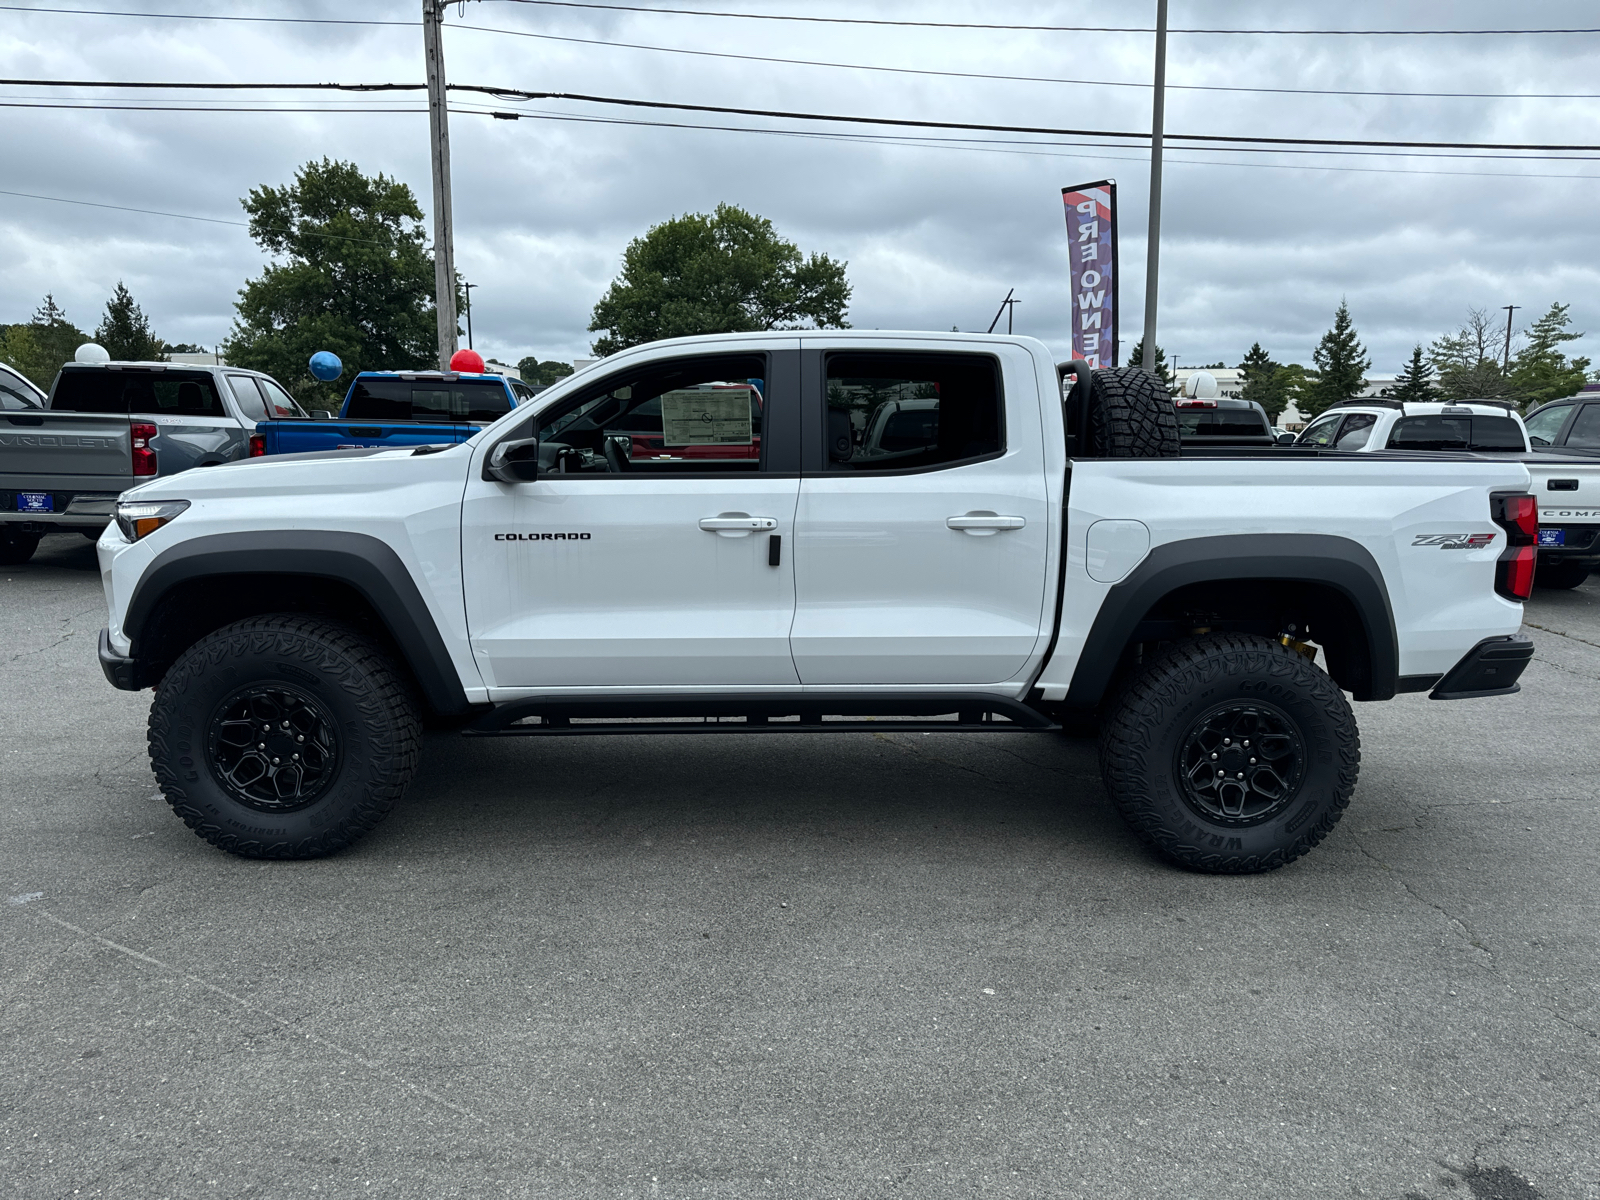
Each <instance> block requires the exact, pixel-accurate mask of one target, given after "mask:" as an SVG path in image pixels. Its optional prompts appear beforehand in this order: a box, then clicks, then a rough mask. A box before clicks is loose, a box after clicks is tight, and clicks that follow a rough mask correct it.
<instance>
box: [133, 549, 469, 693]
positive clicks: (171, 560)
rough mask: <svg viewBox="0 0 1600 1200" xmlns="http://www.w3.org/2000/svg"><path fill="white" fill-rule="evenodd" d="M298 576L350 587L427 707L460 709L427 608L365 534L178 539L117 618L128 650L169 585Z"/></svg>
mask: <svg viewBox="0 0 1600 1200" xmlns="http://www.w3.org/2000/svg"><path fill="white" fill-rule="evenodd" d="M239 575H257V576H260V575H299V576H311V577H314V578H322V579H333V580H338V581H339V582H341V583H344V584H348V585H349V586H350V587H352V588H354V589H355V590H356V591H357V592H358V593H359V594H360V595H361V596H362V597H363V598H364V599H365V600H366V601H367V603H368V604H370V605H371V606H372V610H373V611H374V612H375V613H377V615H378V619H379V620H380V621H382V622H383V624H384V627H385V628H386V629H387V630H388V631H389V636H390V637H391V638H393V639H394V643H395V646H396V647H397V648H398V649H399V651H400V653H401V655H402V656H403V657H404V658H405V661H406V663H407V664H408V665H409V666H410V668H411V671H412V674H413V675H414V676H415V677H416V681H417V685H418V687H420V688H421V690H422V694H423V696H424V698H425V699H426V700H427V702H428V704H429V706H430V707H432V708H433V710H434V711H435V712H437V713H440V714H441V715H451V714H457V713H463V712H466V711H467V709H468V707H469V706H468V703H467V694H466V691H465V689H464V688H463V687H462V683H461V676H460V674H459V673H458V672H457V670H456V667H455V663H454V662H453V661H452V660H451V658H450V651H449V649H448V648H447V647H446V646H445V642H444V638H443V637H442V636H441V635H440V633H439V629H438V626H437V625H436V624H435V623H434V620H433V615H432V614H431V613H430V612H429V611H428V606H427V603H426V602H425V601H424V600H423V598H422V593H421V591H420V590H419V589H418V588H417V583H416V580H415V579H414V578H412V575H411V572H410V571H409V570H408V569H407V568H406V565H405V563H403V562H401V561H400V556H399V555H398V554H396V553H395V552H394V550H393V549H392V548H391V547H390V546H389V545H388V544H387V543H385V542H383V541H380V540H379V539H378V538H375V537H372V536H370V535H368V534H364V533H347V532H336V531H329V530H287V529H281V530H257V531H253V532H244V533H217V534H208V535H207V536H205V537H197V538H193V539H191V540H189V541H185V542H180V543H178V544H177V545H176V546H172V547H170V548H169V549H166V550H163V551H162V552H161V553H160V554H158V555H157V556H156V557H155V560H154V561H153V562H151V564H150V565H149V567H147V568H146V569H145V571H144V573H143V574H142V575H141V576H140V577H139V582H138V584H136V585H135V587H134V591H133V597H132V598H131V599H130V600H129V601H128V610H127V613H126V614H125V615H124V617H123V624H122V631H123V633H124V635H125V636H126V637H127V638H128V639H129V643H130V651H129V657H130V658H132V659H137V658H138V657H139V638H140V634H141V633H143V632H144V630H145V627H146V625H147V624H148V622H149V621H150V618H151V616H152V615H153V614H154V613H155V611H156V609H157V607H158V606H159V604H160V603H161V601H162V599H163V598H164V597H166V596H167V595H168V594H169V593H170V592H171V591H172V589H173V588H175V587H177V586H179V585H180V584H184V583H189V582H191V581H194V580H198V579H204V578H207V577H211V576H215V577H220V576H239Z"/></svg>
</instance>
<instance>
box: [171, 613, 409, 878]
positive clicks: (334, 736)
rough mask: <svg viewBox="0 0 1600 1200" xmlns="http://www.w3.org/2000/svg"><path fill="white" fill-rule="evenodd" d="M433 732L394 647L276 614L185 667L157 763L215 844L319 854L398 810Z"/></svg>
mask: <svg viewBox="0 0 1600 1200" xmlns="http://www.w3.org/2000/svg"><path fill="white" fill-rule="evenodd" d="M420 734H421V724H420V722H419V720H418V717H417V706H416V703H415V702H414V700H413V699H412V696H411V692H410V689H409V688H408V687H407V684H406V681H405V680H404V678H403V677H402V676H401V674H400V672H399V671H398V670H397V669H396V668H395V666H394V664H393V663H392V662H391V661H390V660H389V658H388V657H387V656H386V655H385V654H384V653H383V652H382V651H381V650H379V649H378V648H377V647H376V646H374V645H373V644H372V643H371V642H370V641H369V640H367V639H366V638H364V637H362V636H361V635H360V634H358V633H356V632H355V631H354V630H352V629H349V628H346V627H345V626H342V625H337V624H334V623H331V622H327V621H322V620H313V619H311V618H308V617H302V616H295V615H287V614H277V615H272V616H264V617H251V618H249V619H248V620H244V621H239V622H236V623H235V624H232V625H228V626H225V627H224V628H222V629H219V630H217V631H216V632H215V633H212V634H209V635H207V636H206V637H204V638H202V639H201V640H200V641H198V642H196V643H195V644H194V645H193V646H191V647H189V649H188V650H186V651H184V653H183V654H182V656H181V657H179V659H178V661H177V662H175V663H173V665H172V667H171V669H170V670H168V672H167V674H166V677H165V678H164V679H162V681H161V684H160V686H159V688H158V689H157V691H156V696H155V701H154V702H153V703H152V704H151V706H150V729H149V743H150V765H151V767H152V768H153V769H154V771H155V776H156V781H157V782H158V783H159V784H160V787H161V791H162V793H163V794H164V795H165V796H166V798H167V802H168V803H169V804H171V805H172V808H173V811H175V812H176V813H177V814H178V816H180V817H182V818H183V821H184V823H185V824H186V825H188V826H189V828H190V829H192V830H194V831H195V833H197V834H199V835H200V836H201V837H203V838H204V839H205V840H206V841H208V842H210V843H211V844H212V845H213V846H217V847H219V848H220V849H223V850H227V851H229V852H230V853H233V854H239V855H243V856H244V857H247V858H316V857H319V856H321V855H324V854H332V853H333V852H334V851H337V850H342V849H344V848H345V847H346V846H349V845H350V844H351V843H353V842H355V841H356V840H357V839H358V838H360V837H361V836H362V835H363V834H365V833H366V832H367V831H368V830H370V829H372V827H373V826H375V825H376V824H377V823H378V822H379V821H380V820H382V819H383V818H384V816H385V815H387V814H388V812H389V810H390V809H391V808H393V807H394V805H395V803H396V802H397V801H398V800H399V799H400V797H401V795H402V794H403V793H404V792H405V789H406V785H407V784H408V783H409V782H410V780H411V776H412V773H413V772H414V771H415V770H416V765H417V753H418V748H419V742H420Z"/></svg>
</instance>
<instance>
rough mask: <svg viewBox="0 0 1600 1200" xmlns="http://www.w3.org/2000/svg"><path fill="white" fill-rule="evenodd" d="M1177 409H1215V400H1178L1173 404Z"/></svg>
mask: <svg viewBox="0 0 1600 1200" xmlns="http://www.w3.org/2000/svg"><path fill="white" fill-rule="evenodd" d="M1175 403H1176V404H1177V406H1178V407H1179V408H1215V407H1216V406H1217V402H1216V401H1215V400H1195V399H1190V398H1184V399H1180V400H1178V401H1176V402H1175Z"/></svg>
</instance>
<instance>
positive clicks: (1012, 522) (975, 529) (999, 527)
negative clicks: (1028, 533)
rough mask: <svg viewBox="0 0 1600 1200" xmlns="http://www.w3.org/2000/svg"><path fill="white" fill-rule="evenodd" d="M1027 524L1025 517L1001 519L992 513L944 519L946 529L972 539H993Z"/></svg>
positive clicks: (971, 513) (972, 513)
mask: <svg viewBox="0 0 1600 1200" xmlns="http://www.w3.org/2000/svg"><path fill="white" fill-rule="evenodd" d="M1027 523H1028V521H1027V518H1025V517H1003V516H1001V515H1000V514H999V513H992V512H969V513H963V514H962V515H961V516H959V517H947V518H945V525H946V526H947V527H948V528H950V529H959V530H961V531H962V532H964V533H970V534H971V535H972V536H973V537H993V536H994V535H995V534H997V533H1000V532H1002V531H1004V530H1007V529H1021V528H1022V527H1023V526H1024V525H1026V524H1027Z"/></svg>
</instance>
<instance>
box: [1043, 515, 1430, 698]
mask: <svg viewBox="0 0 1600 1200" xmlns="http://www.w3.org/2000/svg"><path fill="white" fill-rule="evenodd" d="M1191 612H1193V613H1198V614H1201V615H1202V616H1204V615H1207V614H1210V615H1214V616H1215V617H1216V622H1215V624H1214V625H1212V626H1211V627H1212V628H1219V629H1221V628H1237V629H1240V630H1248V631H1250V632H1264V633H1267V634H1268V635H1273V634H1276V633H1277V632H1279V631H1280V630H1281V629H1282V626H1281V625H1279V626H1278V627H1277V628H1276V629H1274V628H1271V627H1270V626H1271V625H1272V624H1273V623H1274V622H1275V621H1278V620H1281V619H1282V614H1285V613H1293V614H1295V618H1296V620H1300V621H1306V622H1307V623H1308V624H1309V626H1310V628H1311V638H1312V639H1313V640H1317V641H1318V644H1319V645H1321V646H1322V648H1323V650H1324V653H1325V655H1326V658H1327V664H1328V673H1329V674H1330V675H1332V676H1333V678H1334V679H1335V681H1337V682H1338V683H1339V685H1340V686H1341V687H1343V688H1344V689H1345V690H1346V691H1349V692H1350V693H1351V695H1352V696H1354V698H1355V699H1357V700H1387V699H1389V698H1391V697H1392V696H1393V695H1394V694H1395V692H1396V691H1397V690H1398V686H1399V663H1400V654H1399V639H1398V636H1397V634H1396V631H1395V621H1394V608H1393V605H1392V604H1391V603H1390V599H1389V589H1388V587H1387V586H1386V585H1385V583H1384V579H1383V572H1382V570H1381V569H1380V568H1379V566H1378V563H1377V560H1376V559H1374V558H1373V557H1372V554H1371V552H1370V551H1368V550H1367V548H1366V547H1365V546H1363V545H1361V544H1360V543H1359V542H1356V541H1353V540H1352V539H1350V538H1344V537H1338V536H1335V535H1330V534H1231V535H1225V536H1219V537H1203V538H1190V539H1186V540H1184V541H1180V542H1169V543H1167V544H1165V545H1162V546H1157V547H1156V548H1155V549H1154V550H1152V551H1151V552H1150V554H1149V555H1148V556H1147V557H1146V558H1145V560H1144V562H1142V563H1141V564H1140V565H1139V566H1138V567H1137V568H1135V569H1134V570H1133V572H1132V573H1130V574H1129V575H1128V577H1127V578H1126V579H1124V580H1122V582H1120V583H1118V584H1116V585H1115V586H1113V587H1112V588H1111V589H1110V591H1109V592H1107V594H1106V597H1105V600H1104V602H1103V603H1102V604H1101V606H1100V611H1099V613H1098V614H1097V615H1096V617H1095V620H1094V624H1093V625H1092V626H1091V628H1090V631H1089V636H1088V638H1087V639H1086V641H1085V643H1084V650H1083V653H1082V655H1081V656H1080V657H1079V659H1078V663H1077V666H1076V668H1075V669H1074V671H1073V676H1072V683H1071V685H1070V687H1069V688H1068V691H1067V698H1066V704H1067V706H1068V707H1069V708H1074V709H1079V710H1088V709H1093V708H1095V707H1096V706H1097V705H1098V704H1099V703H1100V701H1101V699H1102V698H1103V697H1104V696H1105V695H1106V693H1107V691H1108V689H1109V688H1110V687H1111V685H1112V682H1113V680H1114V679H1115V678H1116V676H1117V674H1118V672H1119V670H1121V669H1122V668H1123V667H1124V666H1125V664H1126V663H1127V662H1128V659H1129V656H1130V654H1132V653H1134V652H1135V651H1136V650H1137V648H1138V647H1139V646H1140V645H1142V644H1144V643H1147V642H1155V641H1165V640H1176V639H1177V638H1180V637H1186V636H1193V633H1194V628H1193V627H1194V626H1195V625H1196V624H1197V622H1196V621H1194V620H1192V619H1189V616H1190V614H1191ZM1186 620H1187V625H1188V627H1186ZM1201 624H1202V627H1204V623H1203V622H1201ZM1302 628H1304V627H1303V626H1302Z"/></svg>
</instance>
